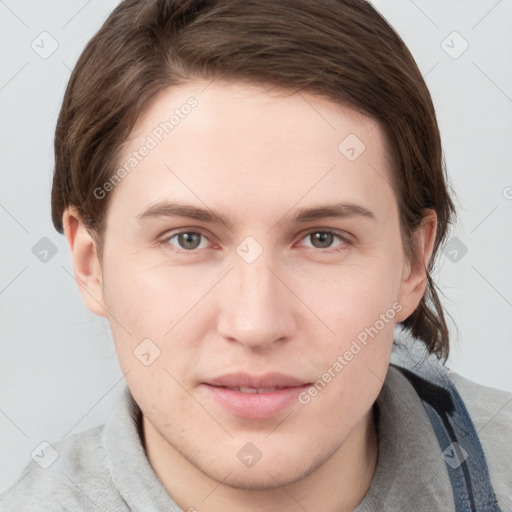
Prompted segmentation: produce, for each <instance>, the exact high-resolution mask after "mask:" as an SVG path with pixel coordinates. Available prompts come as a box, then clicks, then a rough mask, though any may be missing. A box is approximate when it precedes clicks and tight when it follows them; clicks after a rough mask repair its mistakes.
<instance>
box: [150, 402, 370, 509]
mask: <svg viewBox="0 0 512 512" xmlns="http://www.w3.org/2000/svg"><path fill="white" fill-rule="evenodd" d="M142 425H143V439H144V444H145V449H146V453H147V456H148V460H149V462H150V464H151V466H152V467H153V470H154V471H155V473H156V474H157V476H158V477H159V479H160V481H161V482H162V484H163V485H164V487H165V488H166V490H167V492H168V493H169V495H170V496H171V497H172V499H173V500H174V501H175V502H176V503H177V504H178V505H179V506H180V508H182V509H183V510H185V511H189V510H190V511H194V510H195V508H193V507H191V506H190V504H192V503H194V504H196V506H197V507H200V510H201V512H232V511H233V512H234V511H237V512H252V511H258V512H267V511H268V512H269V511H274V510H280V511H282V512H286V511H296V510H304V509H305V510H308V511H314V510H321V511H322V512H350V511H352V510H354V508H355V507H356V506H357V505H358V504H359V503H360V502H361V500H362V499H363V497H364V496H365V494H366V493H367V491H368V489H369V487H370V484H371V481H372V478H373V475H374V473H375V469H376V467H377V459H378V441H377V434H376V431H375V424H374V413H373V408H370V410H369V411H368V413H367V414H366V415H365V417H364V418H363V419H362V421H361V422H360V423H359V424H358V425H357V426H356V428H355V429H354V430H353V431H352V432H351V433H350V435H349V436H348V437H347V439H346V440H345V442H344V443H343V444H342V446H341V447H340V448H339V449H338V450H336V451H335V452H334V454H333V455H332V456H331V457H330V458H328V459H327V460H326V461H325V462H324V463H323V464H322V465H321V466H320V467H318V468H317V469H316V470H315V471H314V472H312V473H310V474H309V475H307V476H306V477H304V478H302V479H301V480H299V481H297V482H295V483H293V484H290V485H287V486H284V487H283V486H280V487H274V488H268V489H265V490H252V489H241V488H234V487H231V486H229V485H226V484H224V483H223V482H222V481H218V480H214V479H212V478H210V477H209V476H208V475H206V474H205V473H204V472H202V471H201V470H200V469H199V468H198V467H197V466H195V465H194V464H192V463H191V462H190V461H189V460H187V459H185V458H184V457H183V456H182V455H181V454H180V452H178V451H177V450H176V449H175V448H174V447H173V446H171V445H170V444H169V443H168V442H167V440H166V439H164V438H163V437H162V436H161V435H160V434H159V432H158V431H157V430H156V429H155V428H154V426H153V425H152V424H151V423H150V422H149V421H147V419H146V418H145V417H143V420H142ZM333 489H335V490H336V492H333Z"/></svg>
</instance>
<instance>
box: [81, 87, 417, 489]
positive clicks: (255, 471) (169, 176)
mask: <svg viewBox="0 0 512 512" xmlns="http://www.w3.org/2000/svg"><path fill="white" fill-rule="evenodd" d="M187 105H188V106H187ZM173 111H174V112H175V115H174V118H173V119H171V122H170V123H169V121H168V120H169V118H170V115H171V114H172V113H173ZM166 121H167V122H168V124H167V125H166V124H165V122H166ZM171 126H172V127H171ZM144 147H146V148H147V149H146V150H144V149H142V148H144ZM123 151H124V153H123V156H122V159H121V161H120V162H119V168H120V169H121V168H122V167H123V166H124V169H125V172H122V171H120V172H119V173H118V178H120V179H119V180H118V182H116V183H114V184H112V183H111V184H110V185H108V184H107V185H106V187H104V188H103V189H102V190H107V189H108V193H109V194H111V197H110V204H109V209H108V213H107V221H106V230H105V238H104V252H103V256H102V261H101V268H100V271H101V272H100V277H99V280H98V282H99V284H98V289H97V291H96V292H95V293H96V297H97V298H98V299H99V302H101V303H102V304H104V306H105V308H106V310H107V311H108V313H105V311H104V310H103V309H100V308H98V306H97V305H95V304H92V303H91V304H90V307H91V309H93V310H95V312H96V313H98V314H103V315H105V316H107V317H108V319H109V322H110V325H111V329H112V333H113V337H114V341H115V346H116V350H117V354H118V357H119V361H120V365H121V367H122V369H123V371H124V372H125V373H126V381H127V383H128V385H129V387H130V389H131V392H132V394H133V396H134V398H135V400H136V401H137V403H138V404H139V406H140V408H141V409H142V411H143V414H144V429H145V435H146V437H147V438H151V439H153V440H154V442H158V443H160V446H161V447H162V449H163V450H165V451H166V453H167V454H168V455H169V456H170V457H174V458H176V457H181V458H182V459H183V460H187V461H188V463H189V464H191V465H192V466H193V467H195V468H198V469H199V470H201V471H202V472H203V473H204V474H206V475H208V476H209V477H211V478H214V479H216V480H219V481H220V480H224V479H225V481H226V482H228V483H229V484H231V485H233V486H235V487H237V486H238V487H248V488H265V487H273V486H277V485H283V484H287V483H291V482H294V481H297V480H298V479H300V478H302V477H304V476H306V475H308V474H310V473H311V472H313V471H314V470H315V469H317V468H319V467H320V466H321V465H322V463H324V462H325V461H327V460H328V459H329V458H331V457H332V456H333V455H334V454H336V453H337V452H338V451H339V450H340V447H342V446H344V445H346V444H347V443H348V442H349V441H350V439H351V437H353V436H354V435H355V433H356V432H357V431H358V429H360V428H361V426H362V424H363V422H364V420H365V418H367V417H368V415H369V411H371V406H372V404H373V402H374V401H375V399H376V398H377V395H378V393H379V391H380V389H381V387H382V383H383V380H384V378H385V374H386V370H387V365H388V362H389V356H390V351H391V346H392V340H393V328H394V326H395V323H397V322H399V321H401V320H403V319H405V318H406V317H407V316H408V315H409V314H410V313H411V312H412V311H413V310H414V308H415V307H416V305H417V303H418V301H419V299H420V298H421V294H422V293H421V290H420V291H418V285H417V283H416V282H415V281H414V282H413V280H412V277H411V276H412V272H411V267H410V266H409V265H408V264H407V262H406V261H405V257H404V254H403V250H402V242H401V239H400V229H399V216H398V206H397V200H396V196H395V194H394V190H393V188H392V186H391V183H392V178H391V169H390V165H389V162H388V159H387V156H386V154H387V153H386V142H385V139H384V135H383V132H382V131H381V129H380V127H379V126H378V125H376V124H375V123H374V122H373V121H372V120H370V119H368V118H366V117H364V116H362V115H361V114H359V113H356V112H355V111H353V110H351V109H349V108H346V107H342V106H340V105H336V104H334V103H332V102H330V101H328V100H325V99H321V98H320V97H318V96H313V95H309V94H304V93H302V94H291V93H286V94H285V93H283V92H281V93H277V92H275V91H274V92H270V91H269V90H268V89H265V88H263V87H258V86H255V85H248V84H243V83H233V82H214V83H211V84H209V85H208V86H207V83H206V82H200V81H198V82H194V83H191V84H188V85H186V86H181V87H179V88H172V89H170V90H167V91H164V92H162V93H161V94H160V95H159V96H158V97H157V98H156V99H155V101H154V102H153V103H152V105H151V106H150V108H149V109H148V110H147V112H146V113H145V115H144V116H143V117H142V118H141V119H139V122H138V124H137V125H136V127H135V129H134V130H133V133H132V137H131V138H130V140H129V141H128V143H127V145H126V146H125V147H124V150H123ZM130 159H132V160H130ZM133 159H134V160H133ZM97 194H98V195H101V194H102V192H101V191H98V192H97ZM226 475H228V477H227V478H226Z"/></svg>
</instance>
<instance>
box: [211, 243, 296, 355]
mask: <svg viewBox="0 0 512 512" xmlns="http://www.w3.org/2000/svg"><path fill="white" fill-rule="evenodd" d="M235 256H236V257H235V259H234V268H233V269H232V270H231V272H229V275H228V276H226V279H225V280H223V281H224V282H223V283H222V289H220V290H219V296H220V299H219V300H220V304H219V317H218V327H217V329H218V333H219V335H220V336H222V337H223V338H224V339H226V340H228V341H231V342H237V343H240V344H241V345H244V346H245V347H247V348H250V349H252V350H263V349H266V348H269V347H270V346H271V345H273V344H275V343H276V342H284V341H286V340H289V339H290V338H291V337H293V336H294V334H295V329H296V318H297V315H296V308H297V307H298V301H297V299H296V298H295V297H294V295H293V293H292V292H291V291H290V289H289V288H287V287H286V284H284V283H286V281H287V280H288V279H287V276H286V275H284V274H283V272H282V271H281V272H280V271H279V270H278V267H276V265H275V263H274V262H272V261H271V258H268V257H266V253H265V252H263V254H262V255H261V256H260V257H259V258H258V259H257V260H256V261H253V262H252V263H247V262H246V261H244V260H243V259H242V258H239V257H238V256H237V255H235ZM283 282H284V283H283Z"/></svg>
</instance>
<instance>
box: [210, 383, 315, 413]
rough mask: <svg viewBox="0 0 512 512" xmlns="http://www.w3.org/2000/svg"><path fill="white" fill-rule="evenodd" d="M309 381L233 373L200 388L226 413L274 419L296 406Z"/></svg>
mask: <svg viewBox="0 0 512 512" xmlns="http://www.w3.org/2000/svg"><path fill="white" fill-rule="evenodd" d="M310 385H311V383H310V382H306V381H305V380H303V379H300V378H296V377H292V376H290V375H285V374H282V373H267V374H265V375H261V376H254V375H249V374H247V373H231V374H227V375H223V376H221V377H217V378H213V379H209V380H208V381H206V382H204V383H203V384H202V385H201V386H200V387H201V388H202V390H203V391H204V393H205V394H206V395H207V397H208V399H209V400H211V401H213V402H214V403H215V404H217V405H218V406H220V407H221V408H222V409H223V410H224V411H225V412H228V413H229V414H232V415H234V416H237V417H241V418H248V419H263V418H269V417H272V416H275V415H277V414H279V413H281V412H283V411H285V410H286V409H288V408H290V407H291V405H292V404H293V403H295V404H296V403H297V395H298V394H299V393H300V392H301V391H303V390H304V389H306V388H307V387H309V386H310Z"/></svg>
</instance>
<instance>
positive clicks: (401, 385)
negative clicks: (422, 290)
mask: <svg viewBox="0 0 512 512" xmlns="http://www.w3.org/2000/svg"><path fill="white" fill-rule="evenodd" d="M448 374H449V376H450V378H451V379H452V380H453V382H454V383H455V385H456V386H457V389H458V391H459V393H460V394H461V396H462V399H463V400H464V401H465V403H466V407H467V409H468V411H469V413H470V415H471V418H472V420H473V423H474V425H475V428H476V430H477V432H478V435H479V437H480V441H481V444H482V446H483V449H484V452H485V454H486V458H487V463H488V466H489V473H490V477H491V482H492V485H493V487H494V491H495V493H496V496H497V498H498V503H499V505H500V507H501V510H502V511H503V512H509V511H512V394H511V393H507V392H505V391H500V390H496V389H492V388H488V387H485V386H481V385H479V384H476V383H474V382H472V381H470V380H467V379H465V378H463V377H461V376H460V375H458V374H456V373H454V372H450V371H449V373H448ZM376 403H377V406H378V408H379V411H380V414H379V415H378V418H379V420H378V421H379V423H378V436H379V457H378V464H377V469H376V472H375V475H374V478H373V480H372V484H371V487H370V489H369V490H368V492H367V494H366V496H365V497H364V498H363V500H362V502H361V503H360V504H359V505H358V507H357V508H356V509H355V512H386V511H393V512H397V511H402V510H403V511H408V512H409V511H411V510H414V511H415V512H435V511H442V512H447V511H450V510H454V501H453V492H452V488H451V485H450V480H449V477H448V472H447V468H446V463H445V461H444V460H443V458H442V456H441V450H440V447H439V443H438V441H437V438H436V436H435V433H434V430H433V428H432V426H431V423H430V420H429V418H428V415H427V413H426V411H425V409H424V407H423V405H422V403H421V401H420V399H419V397H418V396H417V394H416V392H415V391H414V388H413V387H412V386H411V384H410V383H409V381H408V380H407V379H406V378H405V377H404V376H403V375H402V374H401V373H400V372H399V371H398V370H397V369H396V368H394V367H393V366H390V367H389V369H388V373H387V377H386V380H385V382H384V384H383V387H382V390H381V392H380V394H379V396H378V399H377V402H376ZM141 418H142V416H141V411H140V409H139V407H138V406H137V404H136V403H135V401H134V400H133V397H132V395H131V393H130V391H129V389H128V387H125V389H124V392H123V394H122V396H121V399H120V401H119V403H118V404H117V406H116V408H115V410H114V411H113V413H112V415H111V417H110V419H109V420H108V422H107V423H106V424H105V425H104V426H99V427H96V428H93V429H90V430H87V431H85V432H82V433H78V434H75V435H72V436H70V437H68V438H66V439H64V440H62V441H58V442H56V443H54V444H52V445H49V446H47V447H46V448H43V449H42V450H41V453H39V454H36V455H35V456H34V460H31V461H30V463H29V464H28V465H27V466H26V468H25V469H24V471H23V473H22V474H21V476H20V478H19V479H18V481H17V482H16V483H15V484H14V485H13V486H12V487H11V488H10V489H9V490H8V491H6V492H5V493H4V494H3V495H2V497H0V511H1V512H15V511H16V512H19V511H29V510H30V511H32V512H43V511H44V512H64V511H73V512H76V511H91V512H98V511H105V512H107V511H108V512H127V511H138V512H157V511H159V512H163V511H166V512H169V511H181V509H180V508H179V507H178V506H177V505H176V503H175V502H174V501H173V499H172V497H171V496H169V494H168V493H167V491H166V490H165V488H164V486H163V485H162V483H161V482H160V480H159V479H158V477H157V476H156V474H155V472H154V471H153V469H152V467H151V465H150V464H149V462H148V459H147V458H146V455H145V452H144V447H143V444H142V442H141V429H140V427H141ZM199 505H200V504H199V503H198V507H197V509H198V510H201V507H200V506H199ZM203 508H204V507H203Z"/></svg>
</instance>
